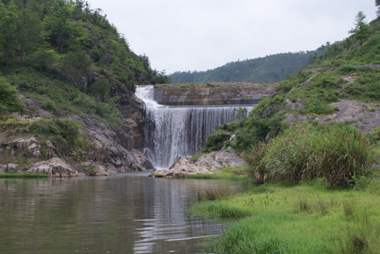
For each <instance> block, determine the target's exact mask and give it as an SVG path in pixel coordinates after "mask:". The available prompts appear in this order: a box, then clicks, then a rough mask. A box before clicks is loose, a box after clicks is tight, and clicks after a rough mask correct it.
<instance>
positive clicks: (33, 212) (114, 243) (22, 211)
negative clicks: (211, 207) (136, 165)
mask: <svg viewBox="0 0 380 254" xmlns="http://www.w3.org/2000/svg"><path fill="white" fill-rule="evenodd" d="M210 189H211V190H218V189H221V190H223V191H230V192H231V193H236V192H239V191H240V190H241V186H240V185H239V184H236V183H231V182H224V181H213V180H191V179H188V180H186V179H153V178H149V177H147V174H146V173H133V174H132V173H130V174H116V175H111V176H108V177H83V178H71V179H42V180H35V179H33V180H2V179H1V180H0V253H1V254H22V253H27V254H53V253H54V254H68V253H69V254H71V253H91V254H94V253H95V254H97V253H99V254H100V253H102V254H108V253H202V247H201V246H200V243H201V242H202V241H203V240H204V239H205V238H209V237H212V236H216V235H218V234H220V233H221V231H222V230H223V228H225V226H226V225H223V224H219V223H217V222H215V221H210V220H204V219H201V218H196V217H191V216H190V215H189V214H188V212H187V209H188V207H189V205H190V204H191V202H194V200H195V196H196V192H197V191H202V190H203V191H205V190H210Z"/></svg>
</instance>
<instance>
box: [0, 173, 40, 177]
mask: <svg viewBox="0 0 380 254" xmlns="http://www.w3.org/2000/svg"><path fill="white" fill-rule="evenodd" d="M0 178H47V175H45V174H31V173H23V174H19V173H4V174H0Z"/></svg>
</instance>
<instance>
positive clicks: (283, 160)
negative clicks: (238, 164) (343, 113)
mask: <svg viewBox="0 0 380 254" xmlns="http://www.w3.org/2000/svg"><path fill="white" fill-rule="evenodd" d="M367 147H368V142H367V140H366V139H365V138H364V137H363V136H362V135H361V134H360V133H359V132H358V131H357V130H356V129H354V128H353V127H349V126H343V125H331V126H327V127H326V126H325V127H314V126H312V125H307V124H304V125H300V126H294V127H292V128H290V129H288V130H286V131H285V132H284V133H283V134H281V135H280V136H278V137H276V138H274V139H273V140H272V141H271V142H270V143H268V144H259V145H258V146H257V147H255V148H253V149H252V150H251V151H250V152H249V153H247V155H246V158H245V159H246V161H247V163H248V165H249V169H250V175H251V176H253V177H254V178H255V179H256V180H257V182H258V183H263V182H265V181H275V182H278V181H289V182H300V181H305V180H307V181H308V180H311V179H314V178H317V177H324V178H325V183H326V185H328V186H333V187H343V188H346V187H349V186H351V185H353V184H354V181H355V179H356V178H357V177H358V176H361V175H363V174H365V170H366V166H367V160H368V155H369V152H368V148H367Z"/></svg>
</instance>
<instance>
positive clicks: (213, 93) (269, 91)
mask: <svg viewBox="0 0 380 254" xmlns="http://www.w3.org/2000/svg"><path fill="white" fill-rule="evenodd" d="M274 93H275V87H274V86H273V85H259V84H251V83H212V84H207V85H155V87H154V99H155V100H156V101H157V102H158V103H159V104H163V105H228V104H257V103H258V102H259V101H260V100H262V99H263V98H265V97H271V96H273V94H274Z"/></svg>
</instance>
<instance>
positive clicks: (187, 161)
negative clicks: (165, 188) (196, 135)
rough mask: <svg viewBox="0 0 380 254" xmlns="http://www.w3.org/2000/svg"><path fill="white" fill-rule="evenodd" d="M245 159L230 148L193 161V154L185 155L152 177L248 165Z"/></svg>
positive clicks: (217, 170) (215, 170)
mask: <svg viewBox="0 0 380 254" xmlns="http://www.w3.org/2000/svg"><path fill="white" fill-rule="evenodd" d="M246 166H247V164H246V163H245V161H244V160H243V159H242V158H240V157H238V156H237V155H236V154H235V152H234V151H233V150H232V149H231V148H230V151H228V152H227V151H219V152H212V153H209V154H205V155H202V156H201V157H199V159H198V160H197V161H195V162H194V161H192V160H191V156H183V157H181V158H180V159H179V160H178V161H177V162H176V163H174V164H173V165H172V166H171V167H170V168H169V169H167V170H158V171H155V172H153V173H152V174H151V175H150V176H151V177H184V176H187V175H194V174H213V173H217V172H219V171H220V169H222V168H229V167H246Z"/></svg>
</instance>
